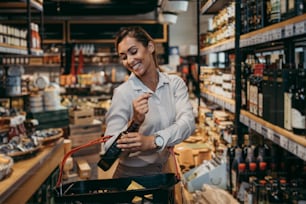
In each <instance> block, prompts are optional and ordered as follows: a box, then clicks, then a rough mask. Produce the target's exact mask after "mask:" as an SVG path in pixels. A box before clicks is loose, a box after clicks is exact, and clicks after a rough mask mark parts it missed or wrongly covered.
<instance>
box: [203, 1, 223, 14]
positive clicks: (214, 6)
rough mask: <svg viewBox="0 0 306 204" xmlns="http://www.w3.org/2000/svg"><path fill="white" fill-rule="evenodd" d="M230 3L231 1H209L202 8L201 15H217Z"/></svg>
mask: <svg viewBox="0 0 306 204" xmlns="http://www.w3.org/2000/svg"><path fill="white" fill-rule="evenodd" d="M228 3H229V0H208V1H207V2H206V3H205V4H204V5H203V6H202V8H201V14H216V13H218V12H219V11H220V10H221V9H222V8H224V7H225V6H226V5H227V4H228Z"/></svg>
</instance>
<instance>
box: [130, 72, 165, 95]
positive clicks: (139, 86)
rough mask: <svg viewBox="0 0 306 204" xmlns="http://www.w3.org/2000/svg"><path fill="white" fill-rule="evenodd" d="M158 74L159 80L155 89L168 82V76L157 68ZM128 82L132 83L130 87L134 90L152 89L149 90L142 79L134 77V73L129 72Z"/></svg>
mask: <svg viewBox="0 0 306 204" xmlns="http://www.w3.org/2000/svg"><path fill="white" fill-rule="evenodd" d="M157 72H158V76H159V81H158V85H157V88H156V89H159V88H160V87H163V86H164V85H165V84H169V82H170V81H169V78H168V77H166V75H165V74H163V73H162V72H160V71H159V70H157ZM128 80H129V81H130V83H131V84H132V88H133V89H134V90H136V91H143V92H150V93H152V90H150V89H149V88H148V87H147V86H145V85H144V84H143V83H142V81H140V80H139V79H138V77H136V75H135V74H134V73H131V75H130V77H129V79H128Z"/></svg>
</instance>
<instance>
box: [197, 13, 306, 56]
mask: <svg viewBox="0 0 306 204" xmlns="http://www.w3.org/2000/svg"><path fill="white" fill-rule="evenodd" d="M304 34H306V14H303V15H300V16H297V17H294V18H291V19H288V20H286V21H282V22H280V23H276V24H273V25H271V26H267V27H264V28H262V29H259V30H256V31H253V32H250V33H247V34H244V35H241V36H240V47H248V46H253V45H258V44H263V43H268V42H273V41H276V40H281V39H285V38H290V37H296V36H299V35H304ZM234 48H235V40H234V38H230V39H227V40H224V41H221V42H218V43H216V44H213V45H211V46H208V47H205V48H203V49H201V54H202V55H205V54H209V53H217V52H223V51H227V50H232V49H234Z"/></svg>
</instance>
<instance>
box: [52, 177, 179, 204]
mask: <svg viewBox="0 0 306 204" xmlns="http://www.w3.org/2000/svg"><path fill="white" fill-rule="evenodd" d="M132 182H136V183H137V184H140V185H141V186H143V187H144V188H141V189H136V190H127V188H128V187H129V185H130V184H131V183H132ZM177 182H178V180H177V178H176V176H175V174H172V173H166V174H156V175H148V176H137V177H127V178H117V179H102V180H100V179H98V180H86V181H76V182H72V183H67V184H64V185H61V186H59V187H56V188H55V189H54V193H55V203H65V204H71V203H76V204H85V203H86V204H87V203H88V204H92V203H99V204H101V203H105V204H112V203H148V204H149V203H154V204H174V185H175V184H176V183H177Z"/></svg>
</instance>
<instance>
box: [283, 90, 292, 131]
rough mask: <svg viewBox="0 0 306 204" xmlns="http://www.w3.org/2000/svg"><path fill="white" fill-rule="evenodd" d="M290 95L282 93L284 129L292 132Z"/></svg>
mask: <svg viewBox="0 0 306 204" xmlns="http://www.w3.org/2000/svg"><path fill="white" fill-rule="evenodd" d="M291 97H292V94H291V93H284V127H285V128H286V129H287V130H292V127H291Z"/></svg>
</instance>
